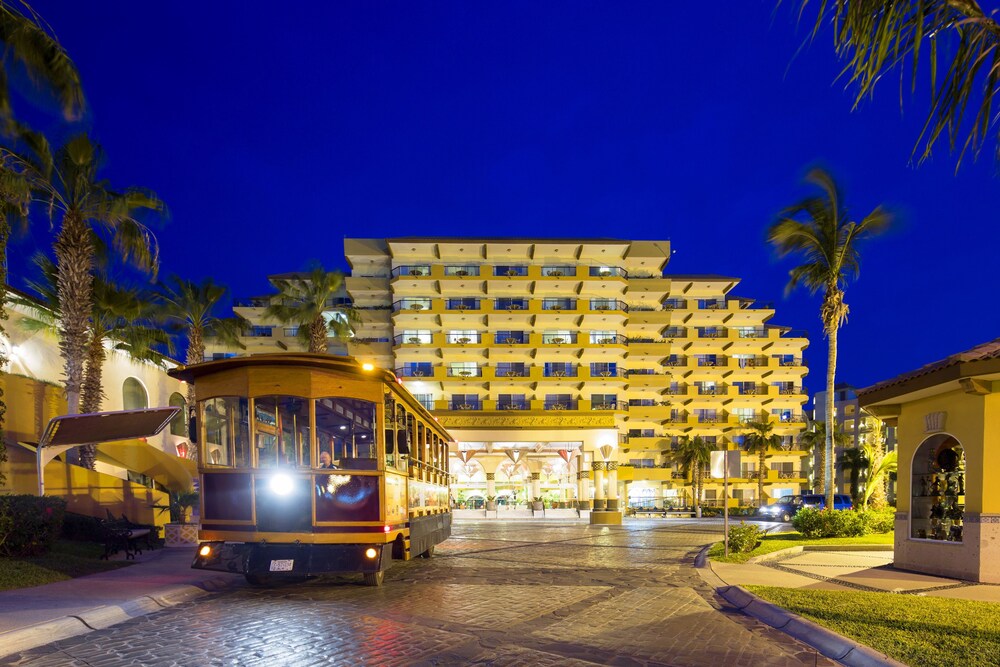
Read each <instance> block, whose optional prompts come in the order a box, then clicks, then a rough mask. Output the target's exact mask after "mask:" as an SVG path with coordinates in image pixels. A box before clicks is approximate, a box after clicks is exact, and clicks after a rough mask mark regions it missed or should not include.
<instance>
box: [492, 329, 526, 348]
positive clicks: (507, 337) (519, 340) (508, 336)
mask: <svg viewBox="0 0 1000 667" xmlns="http://www.w3.org/2000/svg"><path fill="white" fill-rule="evenodd" d="M493 342H494V343H495V344H496V345H527V344H528V334H526V333H525V332H523V331H505V332H503V333H498V334H496V335H494V338H493Z"/></svg>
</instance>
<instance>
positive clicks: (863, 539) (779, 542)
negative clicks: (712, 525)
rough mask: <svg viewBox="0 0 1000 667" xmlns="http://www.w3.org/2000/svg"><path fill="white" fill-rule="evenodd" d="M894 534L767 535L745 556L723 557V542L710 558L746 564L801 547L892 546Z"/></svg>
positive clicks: (794, 533)
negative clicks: (815, 536) (766, 555)
mask: <svg viewBox="0 0 1000 667" xmlns="http://www.w3.org/2000/svg"><path fill="white" fill-rule="evenodd" d="M892 543H893V534H892V533H882V534H878V535H861V536H858V537H819V538H815V539H809V538H806V537H802V534H801V533H797V532H790V533H781V534H780V535H766V536H764V537H763V538H761V541H760V546H758V547H757V548H756V549H754V550H753V551H751V552H749V553H745V554H734V553H730V554H729V556H728V557H726V556H723V553H724V552H725V547H724V546H723V544H722V542H716V543H715V544H713V545H712V547H711V548H710V549H709V550H708V557H709V558H711V559H712V560H714V561H716V562H718V563H745V562H747V561H748V560H750V559H751V558H753V557H754V556H763V555H764V554H769V553H774V552H775V551H781V550H782V549H788V548H789V547H797V546H799V545H802V546H805V545H824V546H837V545H843V544H892Z"/></svg>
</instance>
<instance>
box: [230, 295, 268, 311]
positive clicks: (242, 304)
mask: <svg viewBox="0 0 1000 667" xmlns="http://www.w3.org/2000/svg"><path fill="white" fill-rule="evenodd" d="M233 305H234V306H236V307H237V308H267V307H268V306H270V305H271V297H267V296H262V297H254V298H250V299H240V300H239V301H236V302H234V303H233Z"/></svg>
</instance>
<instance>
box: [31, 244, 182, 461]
mask: <svg viewBox="0 0 1000 667" xmlns="http://www.w3.org/2000/svg"><path fill="white" fill-rule="evenodd" d="M35 264H36V265H37V266H38V267H39V269H40V270H41V277H40V278H39V279H38V280H28V281H27V283H28V287H29V288H31V289H32V290H33V291H34V292H35V293H36V294H37V295H38V297H39V299H40V303H35V302H33V301H28V300H26V299H23V298H21V297H17V298H16V299H15V301H16V302H17V303H18V304H19V305H21V306H22V307H24V308H26V309H27V310H28V312H30V313H32V317H31V318H30V319H29V320H28V321H27V323H26V324H27V326H29V327H30V328H35V329H46V330H49V331H52V332H57V331H58V320H59V294H58V287H57V281H58V277H57V268H56V266H55V263H54V262H52V260H51V259H49V258H48V257H46V256H44V255H38V256H36V257H35ZM93 290H94V293H93V297H94V298H93V301H94V305H93V309H92V313H91V318H90V336H89V340H88V343H87V358H86V363H85V366H84V378H83V385H82V392H81V398H80V411H81V412H83V413H91V412H98V411H100V409H101V402H102V400H103V398H104V381H103V379H104V363H105V361H106V360H107V354H108V350H109V349H110V350H111V351H112V352H114V353H119V354H124V355H126V356H127V357H128V358H129V359H131V360H132V361H137V362H152V363H162V362H163V360H164V359H165V356H164V353H163V352H164V351H166V352H169V351H171V350H172V345H171V342H170V339H169V337H168V336H167V335H166V334H165V333H164V332H163V331H162V330H161V329H159V328H157V327H156V326H154V325H153V317H154V315H155V312H156V306H157V304H156V302H155V300H154V299H153V298H152V296H151V295H150V293H149V292H148V290H145V289H143V288H140V287H135V286H129V285H125V284H121V283H116V282H114V281H113V280H111V279H110V278H109V277H108V276H107V275H106V274H105V273H103V272H102V273H98V274H97V275H96V276H95V277H94V283H93ZM95 454H96V449H95V447H94V446H93V445H85V446H84V447H81V449H80V465H82V466H84V467H86V468H90V469H92V470H93V468H94V461H95V458H94V457H95Z"/></svg>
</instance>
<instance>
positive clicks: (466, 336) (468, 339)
mask: <svg viewBox="0 0 1000 667" xmlns="http://www.w3.org/2000/svg"><path fill="white" fill-rule="evenodd" d="M445 340H446V341H447V342H448V344H449V345H479V344H480V343H482V342H483V335H482V334H480V333H474V334H473V333H463V334H448V336H447V337H446V338H445Z"/></svg>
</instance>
